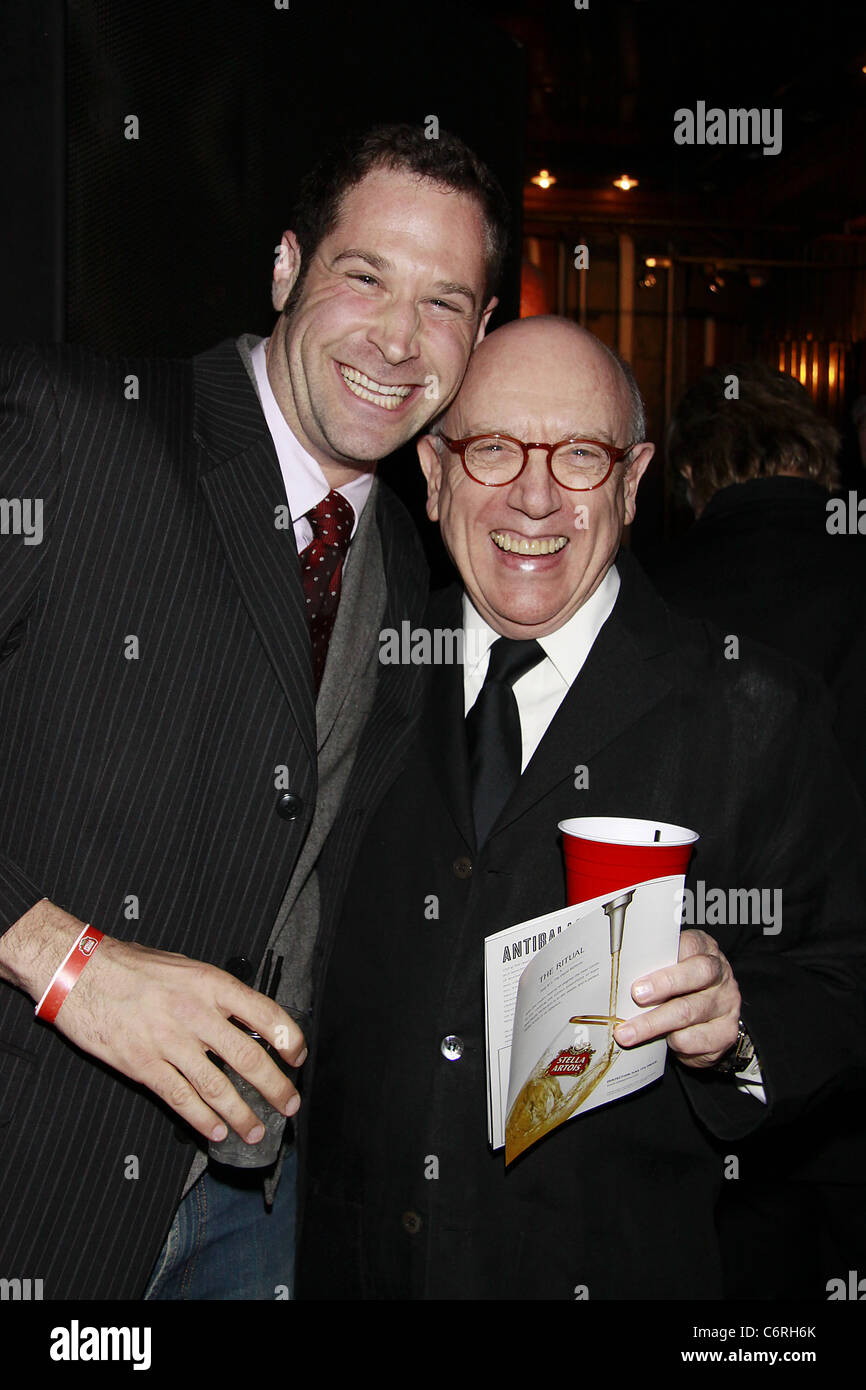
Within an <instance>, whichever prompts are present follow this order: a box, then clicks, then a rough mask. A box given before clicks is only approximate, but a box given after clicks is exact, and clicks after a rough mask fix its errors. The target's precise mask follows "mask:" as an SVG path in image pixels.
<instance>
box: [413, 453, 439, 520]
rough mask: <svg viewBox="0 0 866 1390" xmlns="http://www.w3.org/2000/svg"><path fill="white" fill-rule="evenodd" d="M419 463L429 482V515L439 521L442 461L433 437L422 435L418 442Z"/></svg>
mask: <svg viewBox="0 0 866 1390" xmlns="http://www.w3.org/2000/svg"><path fill="white" fill-rule="evenodd" d="M417 448H418V462H419V463H420V464H421V472H422V473H423V474H424V477H425V479H426V481H427V515H428V516H429V518H430V520H431V521H438V520H439V490H440V488H441V487H442V460H441V459H440V457H439V454H438V452H437V450H436V445H435V444H434V443H433V436H432V435H430V434H425V435H422V436H421V438H420V439H419V440H418V445H417Z"/></svg>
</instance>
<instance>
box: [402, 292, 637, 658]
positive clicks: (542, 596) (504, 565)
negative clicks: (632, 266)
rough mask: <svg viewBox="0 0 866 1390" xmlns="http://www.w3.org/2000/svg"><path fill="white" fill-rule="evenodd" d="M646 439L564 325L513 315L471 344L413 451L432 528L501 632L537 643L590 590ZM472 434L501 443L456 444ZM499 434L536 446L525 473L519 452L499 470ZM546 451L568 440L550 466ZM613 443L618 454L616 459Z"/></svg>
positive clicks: (624, 386)
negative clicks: (437, 416) (441, 410)
mask: <svg viewBox="0 0 866 1390" xmlns="http://www.w3.org/2000/svg"><path fill="white" fill-rule="evenodd" d="M644 433H645V427H644V419H643V406H642V403H641V401H640V394H639V392H638V391H637V387H636V386H634V382H633V378H632V377H631V373H630V372H629V370H628V369H627V368H625V367H624V366H623V364H622V363H620V362H619V360H618V359H617V358H616V357H615V356H614V354H613V353H612V352H610V351H609V350H608V348H606V347H605V346H604V344H603V343H601V342H599V340H598V338H595V337H594V336H593V335H592V334H591V333H587V332H586V330H585V329H583V328H579V327H578V326H577V325H576V324H573V323H571V322H570V321H569V320H567V319H560V318H533V319H521V320H519V321H518V322H516V323H509V324H506V325H505V327H504V328H499V329H497V330H496V332H495V333H491V334H490V335H489V336H488V337H486V338H485V339H484V340H483V342H481V343H480V344H479V345H478V347H477V348H476V349H475V351H474V353H473V354H472V357H471V358H470V361H469V370H468V371H467V373H466V376H465V378H464V380H463V385H462V386H461V388H460V391H459V393H458V395H457V397H456V398H455V400H454V401H453V402H452V404H451V406H450V408H449V410H448V412H447V414H446V415H445V416H444V417H443V418H442V419H441V420H440V421H439V422H438V423H437V425H436V426H435V427H434V438H432V439H431V438H430V436H425V438H423V439H422V440H420V441H419V444H418V455H419V458H420V461H421V467H422V469H423V471H424V476H425V478H426V479H427V514H428V516H430V518H431V519H432V520H434V521H438V522H439V523H440V526H441V530H442V537H443V540H444V541H445V544H446V546H447V548H448V551H449V554H450V555H451V558H452V560H453V561H454V563H455V565H456V566H457V568H458V570H459V571H460V575H461V578H462V580H463V583H464V585H465V588H466V591H467V593H468V595H469V597H470V598H471V600H472V602H473V604H474V605H475V607H476V609H477V610H478V612H479V613H480V614H481V616H482V617H483V618H484V619H485V620H486V621H487V622H488V623H489V624H490V625H491V627H493V628H494V629H495V630H496V631H497V632H499V633H501V634H502V635H503V636H505V637H515V638H537V637H544V636H546V635H547V634H548V633H551V632H554V631H556V630H557V629H558V628H560V627H562V626H563V625H564V624H565V623H567V622H568V621H569V620H570V619H571V618H572V617H573V616H574V614H575V613H576V612H577V610H578V609H579V608H581V607H582V605H583V604H584V603H586V601H587V599H589V598H591V596H592V595H593V594H594V593H595V591H596V589H597V588H598V586H599V585H600V584H601V583H602V581H603V579H604V577H605V575H606V574H607V572H608V570H609V569H610V567H611V565H612V564H613V561H614V557H615V556H616V552H617V549H618V547H619V543H620V538H621V536H622V529H623V526H624V525H627V524H628V522H630V521H631V520H632V517H633V516H634V507H635V494H636V492H637V487H638V483H639V482H640V479H641V476H642V474H643V472H644V470H645V468H646V467H647V465H648V463H649V461H650V459H651V458H652V454H653V446H652V444H648V443H646V442H645V441H644V439H643V436H644ZM476 435H498V436H500V439H499V441H497V440H488V441H477V440H476V441H475V442H474V444H473V445H471V446H469V445H467V444H466V443H465V441H467V440H468V439H470V438H471V437H473V436H476ZM436 436H438V437H436ZM502 436H507V437H509V438H510V439H512V440H519V441H520V442H521V443H523V444H524V445H531V446H532V447H531V448H529V449H525V450H524V464H523V467H522V468H521V467H520V455H519V453H518V454H517V455H516V457H517V471H512V470H511V469H510V467H509V466H508V465H506V467H505V469H504V470H503V469H502V467H501V465H502V463H503V460H504V459H505V458H506V456H508V455H509V454H510V455H511V456H513V455H514V450H513V446H511V445H509V444H508V443H507V440H503V439H502ZM448 440H450V441H451V442H450V444H449V443H448V442H447V441H448ZM592 441H594V443H593V442H592ZM542 443H545V444H547V445H557V444H563V445H565V449H564V450H563V451H561V452H560V453H559V455H558V458H559V460H560V462H559V464H558V465H556V468H555V470H554V467H553V466H551V462H550V460H551V459H552V457H553V454H552V451H550V450H548V449H545V448H542V447H539V446H540V444H542ZM599 445H601V446H605V447H602V448H599V447H598V446H599ZM610 446H613V450H619V451H622V450H626V449H627V450H628V454H627V456H626V459H625V460H623V459H621V458H619V456H618V454H617V453H615V452H612V450H611V448H610ZM629 446H633V447H629ZM467 448H470V449H471V456H472V457H473V458H474V459H475V460H476V461H477V462H478V463H479V466H480V467H481V469H482V472H485V471H486V477H484V476H482V478H481V479H480V481H479V479H478V477H477V476H476V475H475V473H473V472H472V470H471V469H468V468H467V467H466V466H465V464H464V463H463V462H462V461H461V450H464V457H465V450H466V449H467ZM593 460H594V461H595V468H596V471H595V472H593V471H592V461H593ZM497 469H498V470H499V472H498V473H497ZM605 469H607V471H606V472H605ZM503 472H504V474H505V481H503V482H497V481H496V478H497V477H498V476H501V475H502V473H503ZM563 472H564V473H565V474H566V476H565V479H564V481H563ZM593 479H595V481H593Z"/></svg>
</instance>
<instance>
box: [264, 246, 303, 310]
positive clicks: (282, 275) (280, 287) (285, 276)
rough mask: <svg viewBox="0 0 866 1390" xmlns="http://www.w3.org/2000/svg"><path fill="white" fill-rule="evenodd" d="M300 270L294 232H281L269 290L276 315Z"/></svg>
mask: <svg viewBox="0 0 866 1390" xmlns="http://www.w3.org/2000/svg"><path fill="white" fill-rule="evenodd" d="M300 269H301V248H300V246H299V245H298V238H297V237H296V236H295V234H294V232H283V235H282V239H281V241H280V244H279V246H278V247H277V258H276V260H275V261H274V283H273V286H272V288H271V302H272V303H273V306H274V308H275V309H276V311H277V313H278V314H280V313H282V311H283V309H284V307H285V303H286V300H287V299H288V297H289V295H290V294H291V292H292V290H293V289H294V286H295V281H296V280H297V278H298V272H299V270H300Z"/></svg>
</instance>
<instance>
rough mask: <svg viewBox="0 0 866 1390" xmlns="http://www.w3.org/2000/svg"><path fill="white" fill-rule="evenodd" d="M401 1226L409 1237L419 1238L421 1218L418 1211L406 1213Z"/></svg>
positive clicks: (401, 1219)
mask: <svg viewBox="0 0 866 1390" xmlns="http://www.w3.org/2000/svg"><path fill="white" fill-rule="evenodd" d="M400 1224H401V1225H402V1227H403V1230H404V1231H405V1232H406V1234H407V1235H410V1236H417V1234H418V1232H419V1231H420V1229H421V1218H420V1216H419V1215H418V1213H417V1211H404V1213H403V1215H402V1216H401V1217H400Z"/></svg>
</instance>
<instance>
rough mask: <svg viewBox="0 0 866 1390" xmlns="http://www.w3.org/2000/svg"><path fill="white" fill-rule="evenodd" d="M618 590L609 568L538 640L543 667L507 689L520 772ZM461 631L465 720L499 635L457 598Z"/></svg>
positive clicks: (465, 599) (616, 578)
mask: <svg viewBox="0 0 866 1390" xmlns="http://www.w3.org/2000/svg"><path fill="white" fill-rule="evenodd" d="M619 584H620V580H619V574H618V573H617V570H616V566H615V565H611V567H610V569H609V570H608V572H607V574H606V575H605V576H604V579H603V580H602V581H601V583H600V584H599V586H598V588H597V589H596V591H595V593H594V594H592V595H591V597H590V598H588V599H587V600H586V603H584V604H583V606H582V607H581V608H578V610H577V612H576V613H574V614H573V615H572V617H570V618H569V620H568V622H567V623H563V625H562V627H560V628H557V630H556V632H551V633H550V635H549V636H547V637H539V639H538V645H539V646H540V647H541V648H542V650H543V651H544V657H545V659H544V661H539V663H538V665H537V666H533V668H532V670H531V671H527V673H526V675H525V676H521V677H520V680H518V681H515V682H514V685H513V686H512V689H513V691H514V698H515V699H516V701H517V710H518V713H519V715H520V736H521V741H522V744H523V752H522V760H521V764H520V771H521V772H523V771H524V769H525V768H526V765H527V764H528V762H529V760H530V758H531V757H532V755H533V753H534V752H535V750H536V748H537V747H538V745H539V743H540V742H541V740H542V739H543V738H544V735H545V734H546V732H547V728H548V725H549V724H550V723H551V721H552V719H553V716H554V715H555V714H556V711H557V710H558V709H559V706H560V705H561V704H562V702H563V700H564V699H565V697H566V695H567V694H568V691H569V687H570V686H571V684H572V681H575V680H576V679H577V677H578V674H579V672H580V669H581V667H582V666H583V663H584V662H585V661H586V658H587V657H588V656H589V653H590V651H591V650H592V644H593V642H594V641H595V639H596V637H597V636H598V634H599V633H600V632H601V629H602V628H603V627H604V624H605V623H606V622H607V620H608V618H609V617H610V615H611V613H612V612H613V606H614V604H615V603H616V596H617V594H618V593H619ZM463 629H464V632H465V634H466V643H465V650H466V653H467V659H466V661H465V662H464V666H463V697H464V706H463V707H464V714H468V713H469V711H470V710H471V708H472V706H473V705H474V704H475V701H476V700H477V699H478V696H479V694H480V692H481V687H482V685H483V684H484V677H485V676H486V675H487V667H488V666H489V664H490V648H491V647H492V646H493V643H494V642H495V641H496V639H497V637H498V636H499V635H500V634H499V633H498V632H495V631H494V630H493V628H492V627H491V626H490V624H489V623H488V622H485V620H484V618H482V616H481V614H480V613H479V612H478V611H477V609H476V608H475V606H474V604H473V603H472V601H471V599H470V598H469V597H468V595H466V594H464V596H463ZM470 658H471V660H470Z"/></svg>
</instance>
